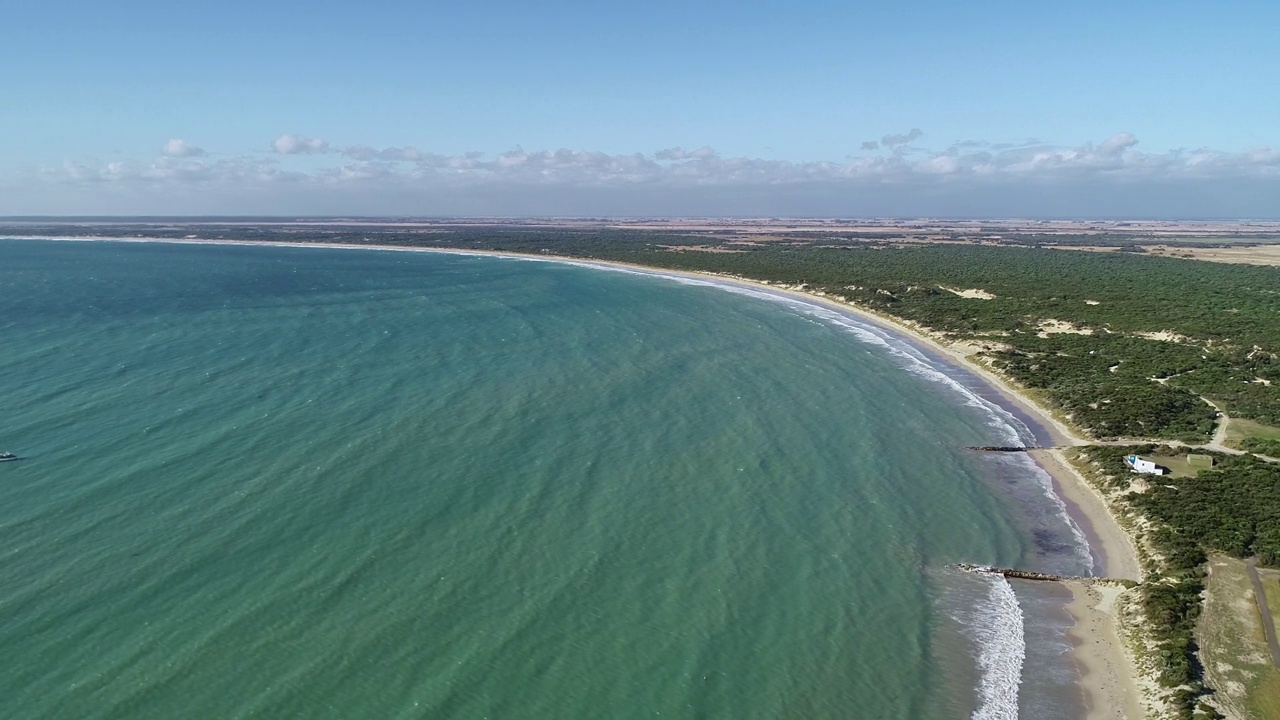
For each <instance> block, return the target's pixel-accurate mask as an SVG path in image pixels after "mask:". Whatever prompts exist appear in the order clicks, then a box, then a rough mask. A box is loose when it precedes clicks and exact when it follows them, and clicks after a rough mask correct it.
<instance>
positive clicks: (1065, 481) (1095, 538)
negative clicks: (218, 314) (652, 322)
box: [10, 236, 1141, 719]
mask: <svg viewBox="0 0 1280 720" xmlns="http://www.w3.org/2000/svg"><path fill="white" fill-rule="evenodd" d="M10 239H32V240H57V241H72V242H94V241H109V242H131V243H167V244H179V245H223V246H235V245H245V246H264V247H281V248H322V249H342V250H382V251H395V252H433V253H447V254H455V255H469V256H489V257H500V258H509V259H521V260H535V261H542V262H558V263H567V264H574V265H579V266H585V267H594V268H597V269H604V270H615V271H616V270H625V271H629V272H634V273H638V274H644V275H650V276H657V277H668V278H672V279H681V278H683V279H689V280H697V281H700V282H705V283H708V284H712V285H721V286H733V287H738V288H745V289H752V290H756V291H761V292H765V293H768V294H771V295H774V296H775V297H785V298H791V299H794V300H797V301H802V302H805V303H809V304H816V305H820V306H823V307H826V308H828V309H831V310H835V311H837V312H841V313H848V314H849V315H851V316H854V317H856V318H857V319H859V320H861V321H863V322H866V323H867V324H870V325H872V326H874V327H877V328H878V329H880V330H883V331H885V332H888V333H891V334H894V335H896V336H899V337H900V338H902V339H905V340H907V341H908V342H910V343H911V344H913V345H915V346H916V347H917V348H918V349H923V350H927V351H929V352H930V353H932V354H934V355H936V356H939V357H940V358H941V359H942V360H943V361H944V362H946V363H947V364H949V365H952V366H953V367H955V368H959V369H961V370H964V371H967V372H969V373H971V374H973V375H974V376H976V377H977V378H978V380H980V381H981V382H983V383H984V385H986V386H987V387H988V388H990V389H991V390H992V391H993V392H994V393H996V394H997V395H999V396H1000V397H1001V398H1002V399H1003V400H1004V401H1005V402H1006V403H1008V404H1009V405H1011V406H1012V407H1014V408H1017V409H1018V411H1020V412H1021V413H1023V414H1024V415H1026V416H1027V417H1028V418H1030V419H1032V420H1033V421H1035V422H1036V423H1037V424H1038V425H1039V426H1040V427H1041V428H1042V429H1043V430H1044V431H1045V432H1046V433H1047V434H1048V436H1049V438H1050V439H1051V441H1052V444H1053V446H1054V447H1053V448H1048V449H1037V450H1033V451H1031V452H1030V453H1029V454H1030V456H1031V458H1032V459H1033V460H1034V461H1035V462H1036V464H1037V465H1038V466H1039V467H1040V468H1041V469H1043V470H1044V471H1045V472H1046V473H1048V475H1049V476H1050V478H1052V480H1053V487H1054V491H1055V493H1056V494H1057V495H1058V496H1059V498H1060V499H1061V500H1062V501H1063V503H1064V504H1065V505H1066V507H1067V510H1068V514H1069V515H1070V516H1071V517H1072V519H1073V520H1074V521H1075V522H1076V523H1077V524H1078V525H1079V526H1080V527H1081V529H1082V530H1083V532H1084V533H1085V536H1086V538H1087V540H1088V542H1089V543H1090V546H1091V547H1092V548H1093V549H1094V550H1095V552H1096V557H1097V559H1099V560H1101V561H1102V566H1101V567H1100V568H1099V571H1100V572H1099V573H1098V574H1100V575H1103V576H1106V577H1111V578H1121V579H1128V580H1140V579H1141V568H1140V566H1139V563H1138V560H1137V557H1136V553H1135V550H1134V542H1133V539H1132V538H1131V537H1130V535H1129V534H1128V533H1127V532H1126V531H1125V530H1124V529H1123V528H1122V527H1121V526H1120V525H1119V523H1118V522H1117V521H1116V519H1115V517H1114V516H1113V515H1112V514H1111V512H1110V510H1109V509H1108V508H1107V505H1106V503H1105V501H1104V500H1103V499H1102V497H1101V496H1100V495H1099V494H1098V493H1097V491H1096V490H1094V489H1093V488H1092V487H1091V486H1090V485H1089V484H1088V483H1087V482H1086V481H1085V479H1084V477H1083V476H1082V475H1081V474H1080V473H1079V472H1078V471H1077V470H1076V469H1075V468H1074V467H1072V466H1071V464H1070V463H1069V462H1068V461H1067V460H1066V458H1065V456H1063V454H1062V450H1061V449H1060V447H1062V446H1077V445H1084V444H1086V441H1085V440H1083V439H1082V438H1081V436H1080V434H1078V433H1077V432H1075V431H1074V430H1073V429H1072V428H1070V427H1068V426H1067V425H1066V424H1064V423H1063V422H1062V421H1061V420H1059V419H1058V418H1057V417H1055V416H1054V415H1053V413H1052V412H1051V411H1049V410H1048V409H1047V408H1045V407H1043V406H1041V405H1040V404H1039V403H1037V402H1036V401H1035V400H1034V399H1033V398H1031V397H1030V396H1029V395H1028V394H1027V393H1026V392H1025V391H1023V390H1022V389H1020V388H1018V387H1016V386H1015V385H1014V384H1012V383H1011V382H1010V381H1009V380H1008V379H1007V378H1004V377H1002V376H1000V375H999V374H998V373H996V372H994V371H992V370H991V369H990V368H989V367H986V366H985V365H983V364H982V363H981V362H980V361H979V360H978V359H977V357H976V356H975V355H974V353H972V352H970V353H966V352H964V349H963V348H962V347H956V346H955V345H953V344H952V343H949V342H948V341H947V340H946V338H943V337H941V336H940V335H938V334H936V333H930V332H929V331H927V330H924V329H922V328H919V327H913V326H911V325H910V324H907V323H904V322H902V321H899V320H897V319H896V318H892V317H888V316H885V315H883V314H881V313H876V312H872V311H870V310H867V309H865V308H861V307H858V306H856V305H853V304H851V303H848V302H845V301H843V300H842V299H839V298H833V297H830V296H827V295H825V294H821V293H815V292H810V291H807V290H805V289H803V287H787V286H780V285H774V284H769V283H764V282H759V281H755V280H749V279H746V278H741V277H735V276H729V275H720V274H714V273H701V272H691V271H681V270H668V269H664V268H654V267H648V266H643V265H636V264H630V263H621V262H611V261H604V260H593V259H584V258H575V257H565V256H555V255H536V254H528V253H514V252H504V251H493V250H471V249H455V248H439V247H424V246H387V245H362V244H349V243H295V242H276V241H256V240H231V239H227V240H221V239H219V240H202V239H174V238H138V237H133V238H130V237H78V238H66V237H49V236H43V237H36V236H27V237H17V236H12V237H11V238H10ZM1095 543H1096V545H1095ZM1066 585H1067V587H1069V588H1070V589H1071V591H1072V594H1073V598H1074V599H1073V601H1072V602H1071V603H1070V605H1069V606H1068V608H1067V609H1068V612H1069V613H1070V614H1071V616H1072V617H1073V618H1074V619H1075V622H1076V625H1075V627H1074V628H1073V629H1072V630H1071V631H1070V632H1069V634H1068V637H1069V638H1070V640H1071V642H1072V644H1073V646H1074V651H1073V657H1072V659H1073V662H1074V663H1075V665H1076V667H1077V668H1078V671H1079V678H1080V681H1079V684H1080V687H1081V689H1082V691H1083V692H1084V694H1085V695H1086V696H1087V698H1088V700H1087V701H1086V706H1087V707H1088V708H1089V713H1088V715H1087V717H1088V718H1091V719H1092V718H1104V717H1141V714H1140V713H1139V714H1136V715H1131V714H1130V712H1131V711H1132V710H1133V709H1134V708H1138V705H1137V702H1138V694H1137V690H1136V679H1135V673H1134V672H1133V669H1132V667H1131V664H1130V663H1129V661H1128V660H1127V659H1126V657H1125V653H1124V647H1123V643H1122V642H1121V640H1120V634H1119V631H1118V628H1117V624H1116V620H1117V618H1116V615H1115V610H1114V608H1115V603H1116V598H1115V595H1116V594H1117V593H1118V592H1119V591H1120V588H1116V587H1109V586H1100V585H1085V584H1083V583H1076V582H1068V583H1066ZM1117 703H1122V705H1117ZM1121 710H1122V711H1123V714H1117V713H1118V712H1120V711H1121Z"/></svg>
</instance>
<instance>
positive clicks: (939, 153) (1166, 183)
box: [0, 128, 1280, 217]
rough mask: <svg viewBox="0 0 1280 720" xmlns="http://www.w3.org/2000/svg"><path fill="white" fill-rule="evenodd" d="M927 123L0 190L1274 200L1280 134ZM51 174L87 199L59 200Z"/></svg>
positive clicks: (912, 209)
mask: <svg viewBox="0 0 1280 720" xmlns="http://www.w3.org/2000/svg"><path fill="white" fill-rule="evenodd" d="M923 136H924V133H923V132H922V131H921V130H919V129H918V128H913V129H911V130H909V131H908V132H905V133H899V134H889V135H885V136H884V137H882V138H881V139H880V140H879V141H867V142H865V143H863V144H862V147H863V151H862V154H860V155H856V156H852V157H850V158H847V159H846V160H844V161H839V162H836V161H830V162H827V161H812V162H793V161H786V160H766V159H760V158H749V157H731V156H729V157H727V156H724V155H722V154H721V153H719V152H717V151H716V150H714V149H712V148H710V147H700V148H697V149H693V150H687V149H685V148H683V147H670V148H665V149H661V150H657V151H653V152H649V153H629V154H611V153H604V152H598V151H589V150H570V149H558V150H538V151H526V150H524V149H519V148H518V149H515V150H511V151H508V152H504V153H500V154H496V155H489V154H485V153H479V152H471V153H463V154H438V153H434V152H430V151H427V150H422V149H419V148H416V147H413V146H394V147H385V148H376V147H372V146H368V145H352V146H341V145H333V144H330V143H329V142H327V141H325V140H322V139H317V138H309V137H305V136H301V135H293V134H285V135H281V136H280V137H278V138H277V139H276V140H275V141H274V142H272V143H271V149H272V151H273V152H272V153H266V154H263V153H256V154H245V155H241V156H234V157H229V158H220V159H209V158H207V157H205V153H204V151H203V150H201V149H200V148H197V147H195V146H193V145H190V144H188V143H186V142H185V141H182V140H171V141H169V143H167V144H166V145H165V146H164V151H163V152H162V154H161V156H160V157H158V158H156V159H155V160H154V161H151V162H135V163H129V162H112V163H106V164H101V163H94V162H66V163H63V164H62V165H60V166H57V167H50V168H42V169H40V170H38V171H36V173H35V177H34V178H30V179H33V180H35V182H34V183H30V184H32V185H33V187H31V188H28V189H27V190H26V199H25V200H22V199H19V200H18V201H16V202H15V201H13V200H8V201H0V213H4V214H36V213H41V212H55V213H91V212H92V213H99V212H108V213H119V214H132V213H158V214H181V213H229V214H236V213H254V214H258V213H266V214H326V215H332V214H407V215H430V214H442V215H467V214H481V215H830V216H840V215H907V216H921V215H949V216H1028V217H1032V216H1064V215H1065V216H1107V217H1152V216H1167V217H1240V216H1244V217H1277V216H1280V205H1278V204H1277V203H1276V202H1275V198H1277V197H1280V150H1276V149H1272V148H1268V147H1261V148H1254V149H1248V150H1243V151H1221V150H1213V149H1208V148H1200V149H1195V150H1186V149H1177V150H1171V151H1167V152H1143V151H1142V150H1141V149H1140V143H1139V140H1138V138H1137V137H1136V136H1135V135H1134V134H1132V133H1128V132H1122V133H1117V134H1115V135H1113V136H1111V137H1109V138H1106V139H1103V140H1101V141H1098V142H1089V143H1084V144H1082V145H1078V146H1074V147H1060V146H1053V145H1049V144H1046V143H1042V142H1038V141H1024V142H1019V143H987V142H981V141H965V142H959V143H956V144H954V145H952V146H950V147H948V148H945V149H933V150H931V149H925V148H920V147H917V146H916V145H915V143H916V141H918V140H919V139H920V138H921V137H923ZM297 155H309V156H314V157H315V160H314V161H309V162H307V163H304V164H303V165H298V164H297V162H296V161H294V160H293V159H292V158H290V157H288V156H297ZM317 163H319V165H320V167H315V165H316V164H317ZM41 188H43V189H44V191H46V192H48V193H49V197H53V195H52V193H51V191H52V190H55V189H56V190H58V191H59V192H60V193H62V195H61V196H59V197H63V198H68V202H69V203H79V204H78V205H75V206H74V207H71V206H69V207H58V206H56V205H55V204H53V203H51V202H50V201H49V200H48V199H42V198H41V190H40V189H41ZM30 205H35V206H36V207H30V208H29V207H28V206H30Z"/></svg>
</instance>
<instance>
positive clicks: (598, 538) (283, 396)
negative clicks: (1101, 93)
mask: <svg viewBox="0 0 1280 720" xmlns="http://www.w3.org/2000/svg"><path fill="white" fill-rule="evenodd" d="M0 267H3V268H4V272H3V274H0V331H2V332H3V337H4V343H3V345H0V388H2V389H3V392H4V394H5V398H6V402H5V411H4V413H3V416H2V417H0V446H3V448H2V449H8V450H13V451H15V452H18V453H19V454H21V455H23V456H25V457H26V459H25V460H23V461H21V462H18V463H9V464H6V465H5V466H0V539H3V545H2V546H3V548H4V553H5V560H4V562H3V563H0V646H2V647H4V648H6V652H5V653H2V654H0V698H3V699H0V708H5V709H6V712H5V713H4V714H5V715H6V716H12V717H113V718H114V717H119V718H150V717H154V718H164V717H190V716H200V717H248V716H267V717H277V716H297V717H485V716H487V717H530V718H543V717H606V716H607V717H633V716H634V717H640V716H653V715H655V714H661V715H664V716H671V715H675V716H682V717H687V716H708V717H732V718H740V717H761V718H766V717H767V718H774V717H805V718H810V717H888V718H892V717H900V718H917V717H967V716H969V715H970V714H971V713H973V712H974V711H975V710H977V711H978V712H979V713H980V716H982V717H1011V715H1010V713H1011V712H1012V709H1011V708H1010V707H1009V705H1008V703H1007V702H1004V703H1003V704H1001V702H999V701H986V702H984V701H983V699H982V698H983V697H987V696H992V697H994V696H999V695H1000V693H998V692H996V693H994V694H993V693H992V692H990V691H989V687H990V686H991V684H992V683H996V682H998V677H997V676H998V673H993V672H986V673H984V672H982V671H981V670H980V668H982V667H985V666H984V665H983V664H982V663H981V662H979V660H980V659H981V658H982V657H984V653H985V654H986V655H988V656H991V657H994V658H995V660H993V662H995V664H996V666H1001V667H1003V668H1005V670H1008V668H1009V663H1011V662H1014V661H1017V664H1018V665H1019V666H1021V665H1022V659H1021V658H1020V657H1012V656H1011V655H1010V654H1009V653H1010V652H1012V650H1008V651H1005V652H1004V654H1003V655H999V656H998V657H996V656H994V655H991V652H992V651H991V647H993V645H992V643H990V642H986V640H987V639H989V638H987V635H988V634H989V633H988V631H990V630H992V629H993V628H994V629H1001V628H1002V629H1003V631H1004V632H1005V635H1006V636H1007V637H1006V639H1007V640H1008V641H1009V642H1008V643H1006V645H1008V646H1010V647H1014V649H1016V646H1017V645H1018V642H1021V643H1022V645H1023V646H1026V645H1027V643H1031V645H1032V647H1031V650H1029V651H1028V654H1027V657H1028V660H1027V663H1026V665H1027V667H1026V668H1024V671H1022V672H1016V673H1015V676H1014V677H1015V680H1013V681H1012V682H1013V683H1014V696H1013V697H1014V702H1015V703H1016V702H1021V703H1022V704H1023V705H1024V712H1025V711H1026V710H1025V709H1026V708H1027V707H1032V705H1028V703H1031V702H1034V699H1033V698H1031V695H1029V694H1028V692H1027V690H1026V689H1028V688H1029V689H1031V690H1032V691H1033V694H1034V696H1035V697H1037V698H1041V705H1036V706H1034V707H1037V708H1041V707H1048V706H1051V707H1053V708H1057V709H1061V710H1062V712H1063V713H1064V715H1063V716H1066V715H1065V713H1066V712H1067V710H1066V709H1065V708H1066V707H1067V705H1066V703H1067V700H1068V699H1069V695H1070V688H1069V682H1068V683H1067V684H1066V685H1064V684H1063V682H1062V678H1063V677H1065V676H1064V675H1063V674H1062V673H1063V672H1064V671H1063V668H1064V667H1066V666H1065V664H1064V663H1063V662H1062V660H1061V658H1060V657H1057V656H1052V652H1047V653H1044V652H1039V650H1040V649H1045V648H1050V645H1049V644H1048V641H1046V640H1044V639H1043V638H1040V637H1039V635H1038V634H1037V633H1038V632H1039V631H1040V630H1041V629H1043V630H1044V632H1045V633H1047V634H1048V635H1049V636H1050V637H1049V640H1050V641H1051V640H1052V636H1053V632H1056V631H1055V630H1054V628H1055V627H1056V626H1054V625H1053V624H1052V623H1053V621H1052V618H1051V616H1052V614H1053V607H1056V606H1054V605H1053V603H1052V602H1047V601H1046V603H1047V604H1045V605H1044V607H1040V606H1039V605H1037V603H1039V602H1041V601H1040V600H1038V599H1035V598H1033V599H1032V600H1031V601H1029V600H1027V599H1026V596H1024V594H1023V590H1022V589H1021V588H1019V593H1020V594H1019V596H1018V599H1019V600H1020V601H1021V612H1022V614H1023V615H1025V616H1026V617H1027V623H1026V625H1027V626H1030V627H1032V628H1033V631H1032V632H1027V631H1026V630H1025V628H1017V627H1016V626H1011V625H1009V624H1008V623H1007V622H1006V623H1005V624H1004V625H999V623H994V622H993V621H990V620H988V621H982V622H975V621H974V618H975V617H981V616H982V613H984V612H988V611H990V610H991V609H992V608H994V607H1005V608H1008V607H1009V606H1008V604H1007V602H1006V601H1007V599H1008V598H1007V597H1004V596H1000V592H1001V591H1000V589H999V588H995V587H994V585H993V583H994V582H995V581H990V580H986V579H982V578H976V577H971V576H961V575H960V574H958V573H954V572H951V571H948V570H946V569H945V566H946V565H947V564H948V563H952V562H956V561H968V562H980V563H999V564H1019V565H1023V566H1029V567H1033V568H1045V569H1058V570H1062V569H1074V568H1077V567H1078V566H1079V564H1080V563H1082V562H1087V557H1088V556H1087V552H1086V553H1085V554H1084V555H1083V556H1082V555H1081V550H1080V547H1079V545H1078V540H1077V538H1076V536H1075V535H1074V534H1073V532H1072V530H1071V528H1069V527H1068V526H1067V525H1066V522H1065V521H1064V519H1063V516H1062V514H1061V511H1060V508H1058V507H1057V506H1055V505H1053V503H1052V501H1051V500H1050V499H1049V497H1048V496H1047V495H1046V494H1045V490H1044V487H1045V483H1046V482H1047V479H1045V478H1044V477H1043V474H1042V473H1039V472H1038V471H1037V470H1035V469H1034V467H1033V466H1029V465H1028V464H1026V463H1025V462H1024V461H1025V458H1017V459H1005V458H992V457H989V456H980V455H976V454H973V453H968V452H966V451H964V450H963V449H962V448H963V447H964V446H966V445H977V444H989V443H1000V444H1003V443H1005V442H1007V441H1008V440H1009V438H1010V437H1013V438H1015V439H1016V438H1020V437H1021V438H1024V439H1025V438H1027V436H1028V433H1029V432H1030V431H1029V430H1027V428H1026V427H1021V426H1020V424H1019V423H1018V422H1017V420H1016V418H1012V417H1011V416H1010V417H1006V416H1005V415H1001V414H1000V412H999V411H998V410H995V409H993V408H992V407H990V406H989V405H987V404H984V403H983V402H981V401H979V399H977V398H976V396H973V395H972V392H971V391H966V389H965V382H964V377H963V373H954V372H952V373H939V372H938V370H939V368H938V367H937V366H936V365H934V364H932V363H931V362H930V359H929V358H928V357H926V356H924V355H921V354H920V353H919V352H918V351H916V350H914V349H912V348H911V347H910V346H909V345H906V344H904V343H902V342H900V341H898V340H896V339H894V338H892V337H891V336H887V335H884V334H883V333H881V334H876V333H875V332H873V330H872V329H870V328H867V327H865V326H859V325H857V324H856V323H854V322H852V321H850V320H848V319H847V318H844V317H842V316H839V315H838V314H835V313H830V312H827V311H821V310H817V309H815V308H813V307H812V306H799V305H797V304H795V303H779V302H763V301H761V299H760V298H759V297H746V296H744V295H743V294H741V293H728V292H724V291H723V290H722V289H719V288H715V287H707V286H705V285H701V284H689V283H687V282H683V283H682V282H675V281H672V280H666V279H661V278H655V277H646V276H641V275H635V274H627V273H609V272H600V271H598V270H594V269H587V268H582V267H575V266H568V265H562V264H551V263H540V262H523V261H515V260H502V259H495V258H481V257H464V256H453V255H439V254H417V253H391V252H376V251H345V250H319V249H305V248H297V249H295V248H263V247H226V246H177V245H165V244H145V245H143V244H120V243H54V242H36V241H15V240H6V241H0ZM952 377H959V378H960V379H961V382H959V383H957V382H955V381H954V380H952V379H951V378H952ZM948 383H950V384H948ZM966 392H969V394H968V395H966ZM1019 463H1022V464H1019ZM1082 557H1083V560H1082ZM999 582H1000V583H1003V581H999ZM996 600H999V602H996ZM1002 603H1003V604H1002ZM1006 619H1007V618H1006ZM1010 633H1016V635H1017V642H1015V641H1014V639H1013V638H1014V635H1012V634H1010ZM979 640H983V641H984V642H985V644H980V643H979V642H978V641H979ZM1002 647H1003V646H1002ZM1001 663H1003V665H1001ZM1067 680H1068V681H1069V678H1067ZM1019 682H1021V686H1022V688H1024V690H1023V692H1022V693H1021V695H1019V694H1018V687H1017V685H1018V683H1019ZM977 688H988V690H982V691H979V690H977ZM984 693H985V695H984ZM1006 695H1007V693H1006ZM1044 698H1048V700H1044ZM1005 699H1006V700H1007V697H1006V698H1005ZM993 703H994V704H993ZM1050 712H1056V710H1053V711H1050ZM1038 716H1041V717H1051V716H1052V714H1050V715H1039V714H1038Z"/></svg>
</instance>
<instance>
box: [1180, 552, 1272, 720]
mask: <svg viewBox="0 0 1280 720" xmlns="http://www.w3.org/2000/svg"><path fill="white" fill-rule="evenodd" d="M1209 569H1210V573H1209V577H1208V578H1207V579H1206V583H1205V584H1206V587H1207V588H1208V593H1207V598H1206V600H1205V606H1204V612H1203V614H1202V615H1201V619H1200V627H1199V628H1198V631H1197V636H1198V637H1199V641H1200V651H1201V656H1202V659H1203V662H1204V666H1205V673H1206V675H1207V676H1208V679H1209V681H1210V684H1211V685H1213V687H1214V688H1215V689H1216V693H1215V695H1214V697H1215V699H1216V700H1217V702H1218V703H1219V704H1220V705H1222V706H1224V707H1225V708H1227V709H1229V710H1234V711H1235V714H1238V715H1240V716H1241V717H1248V718H1257V719H1258V720H1265V718H1274V717H1280V671H1277V670H1276V669H1275V666H1274V665H1272V663H1271V656H1270V655H1269V654H1268V651H1267V645H1266V640H1265V638H1264V637H1263V634H1262V624H1261V623H1260V622H1259V618H1258V609H1257V604H1256V601H1255V600H1254V597H1253V586H1252V584H1251V583H1250V582H1249V578H1248V576H1247V575H1246V574H1245V569H1244V562H1243V561H1240V560H1237V559H1235V558H1229V557H1223V556H1213V557H1212V558H1210V560H1209ZM1271 575H1272V577H1273V578H1274V580H1273V581H1272V582H1273V583H1274V584H1273V585H1272V586H1269V587H1268V591H1270V590H1271V589H1272V587H1274V588H1275V591H1276V592H1277V593H1278V594H1280V573H1274V572H1272V573H1271ZM1268 597H1270V595H1268ZM1278 597H1280V595H1278Z"/></svg>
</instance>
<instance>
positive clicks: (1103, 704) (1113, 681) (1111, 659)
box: [1064, 580, 1144, 720]
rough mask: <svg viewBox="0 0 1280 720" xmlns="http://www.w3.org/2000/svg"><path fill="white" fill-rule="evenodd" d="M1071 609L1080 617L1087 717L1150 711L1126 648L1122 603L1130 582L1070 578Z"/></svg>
mask: <svg viewBox="0 0 1280 720" xmlns="http://www.w3.org/2000/svg"><path fill="white" fill-rule="evenodd" d="M1064 584H1065V585H1066V586H1067V587H1068V588H1070V590H1071V595H1072V600H1071V604H1069V605H1068V606H1067V612H1069V613H1071V617H1073V618H1074V619H1075V621H1076V624H1075V627H1073V628H1072V629H1071V631H1070V632H1068V633H1067V638H1068V639H1069V640H1070V641H1071V644H1072V648H1073V655H1074V658H1073V659H1074V660H1075V664H1076V667H1077V668H1078V670H1079V673H1080V687H1081V690H1083V691H1084V695H1085V701H1084V705H1085V708H1086V714H1085V717H1086V718H1087V720H1104V719H1105V720H1112V719H1122V720H1137V719H1138V718H1142V717H1143V716H1144V713H1143V710H1142V705H1141V703H1140V702H1139V697H1140V695H1139V692H1138V686H1137V683H1136V682H1135V681H1134V672H1133V667H1132V665H1131V663H1130V661H1129V658H1128V657H1127V656H1126V654H1125V651H1124V643H1123V641H1122V639H1121V637H1120V629H1119V625H1118V623H1117V610H1116V604H1117V601H1118V600H1119V596H1120V595H1121V593H1123V592H1125V588H1123V587H1118V586H1112V585H1098V584H1094V585H1090V584H1086V583H1083V582H1079V581H1075V580H1069V581H1067V582H1065V583H1064Z"/></svg>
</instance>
